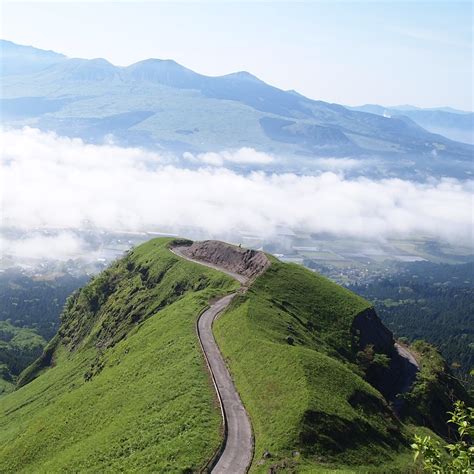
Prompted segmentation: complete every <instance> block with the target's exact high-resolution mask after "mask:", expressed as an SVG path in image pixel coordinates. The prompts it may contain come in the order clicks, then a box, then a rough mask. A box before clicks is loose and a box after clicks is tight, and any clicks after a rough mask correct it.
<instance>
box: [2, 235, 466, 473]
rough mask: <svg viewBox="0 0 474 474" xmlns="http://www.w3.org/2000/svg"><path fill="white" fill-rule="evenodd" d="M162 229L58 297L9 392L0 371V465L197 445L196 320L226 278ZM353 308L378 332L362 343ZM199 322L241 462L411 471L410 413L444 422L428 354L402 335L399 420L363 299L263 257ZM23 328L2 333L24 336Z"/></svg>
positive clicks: (44, 469)
mask: <svg viewBox="0 0 474 474" xmlns="http://www.w3.org/2000/svg"><path fill="white" fill-rule="evenodd" d="M172 241H173V239H155V240H152V241H150V242H148V243H146V244H143V245H141V246H139V247H137V248H135V249H134V250H133V251H131V252H129V254H127V255H126V256H125V257H124V258H123V259H121V260H119V261H117V262H115V263H114V264H113V265H111V266H110V267H109V268H108V269H107V270H106V271H104V272H103V273H101V274H100V275H98V276H97V277H95V278H94V279H92V281H91V282H90V283H89V284H88V285H87V286H86V287H84V288H82V289H80V290H78V291H76V292H75V293H74V294H73V295H71V296H70V297H69V298H68V300H67V302H66V305H65V308H64V311H63V314H62V316H61V326H60V329H59V331H58V333H57V334H56V336H55V337H53V339H51V340H50V342H49V343H48V345H47V346H46V347H45V348H44V350H43V353H42V355H41V356H40V357H39V358H38V359H36V360H35V362H34V363H33V364H31V365H30V366H28V367H27V368H26V369H25V370H24V371H23V372H22V373H21V374H20V376H19V377H18V381H17V390H15V391H14V392H13V393H6V392H9V391H11V390H12V388H13V385H12V383H11V382H9V381H7V380H6V379H5V381H4V382H2V385H0V392H4V395H3V396H2V398H1V399H0V425H1V426H2V430H1V431H0V472H2V473H3V472H5V473H9V472H15V473H16V472H35V473H36V472H38V473H54V472H64V471H68V472H117V471H121V472H192V471H197V470H199V469H200V468H202V467H203V466H204V465H205V464H206V462H207V461H208V460H209V459H210V458H211V457H212V455H213V453H214V452H215V450H216V449H217V448H218V446H219V445H220V442H221V439H222V433H221V418H220V411H219V409H218V406H217V403H216V397H215V393H214V388H213V385H212V383H211V379H210V377H209V374H208V372H207V369H206V365H205V362H204V358H203V356H202V353H201V350H200V346H199V342H198V338H197V336H196V328H195V325H196V320H197V317H198V315H199V314H200V313H201V312H202V311H203V310H204V309H205V308H206V307H207V306H208V302H209V301H210V300H211V299H213V298H215V297H217V296H221V295H224V294H227V293H229V292H233V291H235V290H236V289H237V288H238V287H239V284H238V283H237V282H236V281H234V280H233V279H231V278H230V277H228V276H226V275H225V274H224V273H221V272H218V271H215V270H212V269H210V268H207V267H204V266H202V265H198V264H194V263H190V262H188V261H186V260H183V259H181V258H178V257H176V256H175V255H174V254H173V253H171V252H170V251H169V250H168V246H169V244H170V243H171V242H172ZM359 316H363V318H361V317H359ZM369 316H370V317H369ZM356 317H357V323H358V324H357V325H355V324H354V321H355V319H356ZM371 318H372V319H371ZM361 321H362V323H364V324H368V325H369V326H370V328H371V329H375V333H377V331H379V333H380V334H379V336H380V337H381V340H382V342H381V343H380V344H378V342H377V341H376V342H374V345H370V344H365V345H364V347H362V346H361V344H362V342H361V341H362V339H363V338H365V339H367V335H366V334H363V333H362V332H361V331H362V330H363V329H364V326H363V324H362V325H361V324H359V323H360V322H361ZM3 327H5V328H8V330H9V331H18V328H13V326H12V325H10V324H9V323H4V324H3ZM355 327H357V330H355ZM11 328H13V329H11ZM214 330H215V335H216V339H217V342H218V344H219V346H220V347H221V350H222V352H223V354H224V356H225V357H226V358H227V360H228V363H229V366H230V369H231V372H232V375H233V377H234V379H235V382H236V386H237V388H238V390H239V392H240V394H241V397H242V400H243V402H244V404H245V406H246V408H247V409H248V412H249V414H250V417H251V420H252V425H253V429H254V435H255V456H254V460H253V465H252V471H253V472H268V470H269V468H272V469H275V470H287V471H290V472H291V471H298V472H325V471H337V472H381V471H383V472H397V473H398V472H410V469H412V467H413V461H412V453H411V451H410V449H409V444H410V439H412V438H413V436H414V434H417V435H420V436H421V435H423V436H426V435H430V436H432V433H431V432H430V431H429V430H427V429H421V430H420V429H419V428H418V427H417V426H416V425H419V424H429V423H431V424H433V425H434V426H436V427H437V426H438V425H439V424H440V423H442V422H444V421H445V420H444V419H440V420H438V419H436V418H433V417H431V418H428V417H427V415H429V411H430V410H431V411H433V412H436V413H439V410H437V407H438V405H439V404H440V403H441V405H439V406H442V407H444V406H445V405H446V404H449V400H448V399H446V394H447V393H448V392H449V391H450V390H451V391H452V390H453V387H456V385H455V383H454V382H453V380H451V378H450V376H449V372H446V371H445V369H446V367H445V365H444V363H443V361H442V359H441V357H440V356H439V354H438V353H437V352H436V351H434V350H433V349H432V348H431V346H429V345H423V343H417V344H415V345H414V347H415V349H416V350H417V352H418V353H419V355H420V357H421V360H422V370H421V372H420V375H419V376H418V378H417V381H416V383H415V387H414V389H413V391H412V394H410V395H408V396H406V397H405V403H406V406H407V409H406V411H407V415H406V416H407V420H408V423H410V424H402V423H401V422H400V420H399V419H398V418H397V417H396V416H395V415H394V412H393V410H392V409H391V408H390V406H389V404H387V402H386V400H385V399H384V398H383V396H382V395H381V393H380V392H379V391H377V390H376V389H375V388H374V387H373V386H372V385H370V384H369V383H368V382H367V380H369V379H370V376H369V375H370V373H371V372H373V371H383V370H387V371H388V370H389V367H390V364H391V360H392V359H391V357H392V354H391V353H390V351H388V352H387V353H384V352H383V351H382V352H380V351H379V348H380V347H377V346H383V345H384V344H385V346H386V343H387V333H386V332H384V331H385V330H384V329H383V327H382V326H381V325H380V324H379V322H378V320H377V318H376V317H375V314H374V313H373V309H372V307H371V306H370V304H369V303H368V302H367V301H366V300H364V299H363V298H361V297H359V296H357V295H355V294H354V293H351V292H350V291H349V290H346V289H344V288H342V287H339V286H337V285H336V284H334V283H332V282H330V281H329V280H327V279H326V278H324V277H321V276H319V275H317V274H315V273H313V272H311V271H309V270H307V269H305V268H303V267H301V266H298V265H294V264H283V263H281V262H279V261H277V260H275V259H272V265H271V267H269V268H268V269H267V270H266V272H265V273H264V274H263V275H261V276H259V277H258V278H257V279H256V280H255V281H254V282H253V284H252V285H251V286H250V288H249V289H248V291H247V292H246V293H240V294H239V295H238V296H237V297H236V298H234V300H233V302H232V304H231V306H230V308H229V309H228V310H227V311H226V312H225V313H224V314H223V315H222V316H221V317H220V318H219V319H218V320H217V321H216V323H215V325H214ZM24 331H25V330H24ZM28 331H30V330H28ZM30 333H31V334H30ZM30 333H29V338H28V337H26V336H25V333H24V332H22V333H21V337H20V335H19V334H18V335H17V336H15V337H11V338H10V341H9V342H10V343H11V341H13V340H14V339H15V338H17V339H18V341H20V342H21V343H22V344H23V345H24V346H25V347H29V346H28V344H32V341H34V338H33V335H34V336H35V337H37V338H38V337H39V336H38V335H37V334H35V333H34V332H33V331H30ZM377 334H378V333H377ZM9 337H10V336H9ZM384 341H385V342H384ZM43 344H44V341H43ZM388 344H389V345H390V347H391V345H392V340H391V336H390V334H389V333H388ZM0 362H1V361H0ZM8 370H9V369H8V366H7V364H3V365H0V374H6V373H7V371H8ZM4 378H5V377H4ZM12 381H13V379H12ZM461 388H462V387H461ZM453 393H454V392H453ZM459 393H460V392H459ZM458 398H461V399H462V398H463V394H460V396H459V397H458ZM446 406H447V405H446ZM420 407H421V408H420ZM442 413H444V411H443V412H442Z"/></svg>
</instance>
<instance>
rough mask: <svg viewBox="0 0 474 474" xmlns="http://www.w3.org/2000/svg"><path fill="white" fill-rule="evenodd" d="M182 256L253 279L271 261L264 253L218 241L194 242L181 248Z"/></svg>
mask: <svg viewBox="0 0 474 474" xmlns="http://www.w3.org/2000/svg"><path fill="white" fill-rule="evenodd" d="M179 251H180V253H181V254H182V255H184V256H186V257H188V258H191V259H194V260H201V261H202V262H206V263H210V264H212V265H217V266H219V267H221V268H224V269H226V270H228V271H230V272H233V273H237V274H238V275H242V276H244V277H246V278H248V279H253V278H255V277H256V276H258V275H260V274H261V273H263V272H264V271H265V270H266V269H267V268H268V267H269V266H270V261H269V260H268V258H267V256H266V255H265V253H264V252H261V251H258V250H250V249H244V248H241V247H237V246H235V245H230V244H227V243H225V242H219V241H217V240H204V241H202V242H194V243H193V244H191V245H190V246H187V247H180V248H179Z"/></svg>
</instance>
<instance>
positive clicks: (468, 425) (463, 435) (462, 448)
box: [411, 401, 474, 474]
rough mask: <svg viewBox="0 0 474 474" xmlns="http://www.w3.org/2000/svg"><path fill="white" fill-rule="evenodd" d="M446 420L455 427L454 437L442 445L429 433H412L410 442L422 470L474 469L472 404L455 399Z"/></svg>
mask: <svg viewBox="0 0 474 474" xmlns="http://www.w3.org/2000/svg"><path fill="white" fill-rule="evenodd" d="M449 414H450V415H451V418H450V419H449V420H448V423H451V424H453V425H455V426H456V427H457V432H458V439H457V441H455V442H453V443H451V444H447V445H445V446H444V447H443V446H441V444H440V443H439V442H437V441H434V440H433V439H431V436H424V437H422V436H418V435H415V442H414V443H413V444H412V445H411V447H412V449H413V450H414V451H415V461H416V460H417V459H418V458H420V459H421V460H422V463H423V470H424V471H425V472H429V473H433V474H451V473H453V474H454V473H459V474H472V473H473V472H474V446H473V444H472V443H473V439H474V408H472V407H466V406H465V404H464V402H461V401H457V402H455V404H454V411H453V412H449Z"/></svg>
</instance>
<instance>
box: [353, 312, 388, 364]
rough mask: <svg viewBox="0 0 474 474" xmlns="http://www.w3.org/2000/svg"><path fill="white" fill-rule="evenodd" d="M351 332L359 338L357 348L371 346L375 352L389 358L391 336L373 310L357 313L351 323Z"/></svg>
mask: <svg viewBox="0 0 474 474" xmlns="http://www.w3.org/2000/svg"><path fill="white" fill-rule="evenodd" d="M352 330H353V332H354V333H355V334H357V335H358V337H359V348H360V349H364V348H365V347H366V346H368V345H372V346H373V348H374V351H375V352H379V353H383V354H386V355H388V356H390V355H391V354H392V352H393V350H394V344H395V341H394V339H393V334H392V333H391V331H390V330H389V329H388V328H386V327H385V326H384V325H383V323H382V321H381V320H380V318H379V317H378V316H377V313H376V312H375V310H374V308H369V309H366V310H365V311H362V313H359V314H358V315H357V316H356V317H355V318H354V322H353V323H352Z"/></svg>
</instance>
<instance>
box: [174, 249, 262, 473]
mask: <svg viewBox="0 0 474 474" xmlns="http://www.w3.org/2000/svg"><path fill="white" fill-rule="evenodd" d="M171 251H172V252H173V253H174V254H175V255H178V256H179V257H181V258H184V259H186V260H189V261H191V262H194V263H198V264H199V265H204V266H206V267H210V268H214V269H216V270H219V271H222V272H224V273H227V274H228V275H230V276H231V277H233V278H235V279H236V280H238V281H239V282H240V283H242V284H245V283H247V282H248V278H246V277H244V276H242V275H239V274H237V273H233V272H230V271H228V270H226V269H223V268H221V267H218V266H217V265H213V264H210V263H205V262H201V261H199V260H194V259H191V258H189V257H187V256H185V255H183V254H182V253H181V252H180V248H179V247H174V248H173V249H171ZM234 296H235V293H234V294H231V295H227V296H224V297H223V298H220V299H219V300H217V301H216V302H214V303H213V304H212V305H211V306H210V308H209V309H207V310H206V311H204V313H202V315H201V316H200V318H199V320H198V336H199V340H200V342H201V347H202V349H203V352H204V355H205V357H206V360H207V364H208V366H209V370H210V372H211V375H212V378H213V380H214V385H215V388H216V392H217V396H218V398H219V401H220V404H221V408H222V411H223V418H224V433H225V435H224V437H225V438H224V447H223V450H221V452H220V455H219V456H218V457H217V460H216V462H215V463H214V467H213V468H212V470H211V472H212V473H215V474H221V473H222V474H224V473H227V474H229V473H232V474H241V473H242V474H245V473H246V472H247V470H248V468H249V466H250V463H251V461H252V454H253V440H252V426H251V424H250V419H249V417H248V415H247V412H246V411H245V408H244V406H243V404H242V401H241V400H240V397H239V394H238V393H237V390H236V388H235V386H234V383H233V381H232V377H231V375H230V373H229V370H228V369H227V366H226V363H225V361H224V358H223V357H222V354H221V352H220V350H219V347H218V346H217V343H216V341H215V339H214V335H213V333H212V323H213V322H214V320H215V319H216V317H217V316H218V315H219V314H220V313H222V311H224V310H225V309H226V308H227V306H228V305H229V304H230V302H231V301H232V299H233V297H234Z"/></svg>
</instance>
